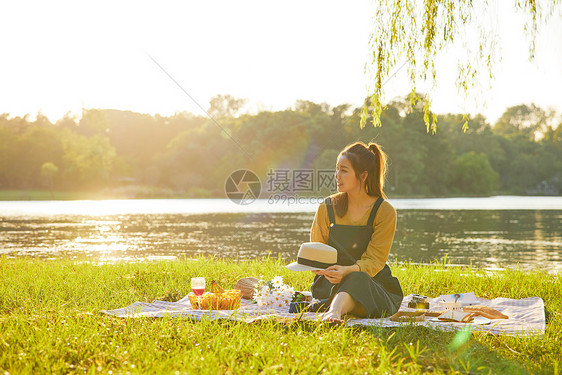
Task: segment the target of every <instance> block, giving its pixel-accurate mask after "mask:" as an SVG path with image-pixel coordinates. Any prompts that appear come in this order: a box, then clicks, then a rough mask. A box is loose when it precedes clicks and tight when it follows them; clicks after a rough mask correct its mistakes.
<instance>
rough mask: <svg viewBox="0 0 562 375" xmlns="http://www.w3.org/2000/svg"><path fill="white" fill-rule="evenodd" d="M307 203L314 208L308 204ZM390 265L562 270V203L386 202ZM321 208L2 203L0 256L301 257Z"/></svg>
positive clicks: (506, 199) (184, 202)
mask: <svg viewBox="0 0 562 375" xmlns="http://www.w3.org/2000/svg"><path fill="white" fill-rule="evenodd" d="M307 199H308V198H307ZM390 202H391V203H392V204H393V206H394V207H395V208H396V209H397V212H398V224H397V229H396V236H395V240H394V244H393V247H392V250H391V254H390V260H391V261H392V260H398V261H400V262H406V261H411V262H414V263H427V262H433V261H443V260H444V259H445V258H446V259H447V261H448V262H449V263H451V264H456V265H467V264H471V263H472V264H473V265H475V266H478V267H482V268H489V269H497V268H506V267H521V268H524V269H528V268H534V267H538V268H542V269H547V270H549V271H559V270H562V197H512V196H498V197H490V198H440V199H390ZM317 207H318V201H317V200H314V199H311V200H310V201H307V202H304V201H301V202H300V203H296V202H294V201H293V202H290V201H286V202H283V203H281V202H279V203H278V204H270V203H269V202H268V201H267V200H258V201H255V202H253V203H251V204H248V205H238V204H235V203H233V202H232V201H230V200H228V199H179V200H178V199H169V200H150V199H146V200H113V201H8V202H6V201H4V202H0V254H5V255H7V256H15V257H18V256H34V257H40V258H43V259H52V258H61V257H70V258H79V259H83V258H84V257H86V258H87V259H90V260H92V261H100V262H107V261H120V260H126V261H138V260H146V259H175V258H176V257H182V256H187V257H191V256H196V255H199V254H204V255H217V256H220V257H227V258H238V259H244V258H254V257H264V256H267V255H270V256H272V257H277V256H281V257H282V258H283V259H284V260H287V261H288V260H290V259H293V258H295V257H296V252H297V251H298V248H299V246H300V244H301V243H302V242H306V241H308V240H309V235H310V226H311V224H312V220H313V218H314V213H315V211H316V209H317Z"/></svg>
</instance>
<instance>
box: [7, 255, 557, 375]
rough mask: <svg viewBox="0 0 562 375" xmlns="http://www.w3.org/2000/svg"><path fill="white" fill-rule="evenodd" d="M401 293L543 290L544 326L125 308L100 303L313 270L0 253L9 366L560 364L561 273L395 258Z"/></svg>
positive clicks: (248, 368) (135, 369) (152, 368)
mask: <svg viewBox="0 0 562 375" xmlns="http://www.w3.org/2000/svg"><path fill="white" fill-rule="evenodd" d="M392 268H393V272H394V273H395V274H396V275H397V276H398V277H399V278H400V280H401V283H402V285H403V288H404V292H405V293H406V294H408V293H414V292H415V293H423V294H426V295H429V296H437V295H439V294H444V293H450V292H457V291H462V292H465V291H474V292H475V293H476V295H478V296H481V297H486V298H494V297H498V296H502V297H509V298H524V297H530V296H539V297H541V298H543V300H544V302H545V306H546V317H547V328H546V334H545V336H544V337H529V338H515V337H501V336H500V337H496V336H493V335H490V334H484V333H473V334H472V335H471V337H470V339H469V341H468V342H467V343H465V344H464V345H462V346H461V347H460V348H459V349H457V350H454V351H453V350H451V346H450V343H451V342H452V341H453V339H454V337H455V333H444V332H438V331H434V330H431V329H427V328H419V327H418V328H400V329H388V328H385V329H381V328H369V329H351V328H345V327H338V328H330V327H326V326H323V325H320V324H317V323H309V324H306V325H303V324H290V323H287V324H278V323H272V322H265V323H260V324H245V323H238V322H229V321H215V322H212V321H202V322H191V321H188V320H186V319H169V318H164V319H134V320H132V319H118V318H113V317H110V316H105V315H102V314H100V313H99V311H100V310H101V309H113V308H118V307H123V306H127V305H129V304H131V303H132V302H134V301H152V300H154V299H164V300H170V301H175V300H177V299H179V298H181V297H182V296H184V295H185V294H187V293H188V292H189V279H190V277H192V276H195V275H198V276H205V277H206V278H207V279H208V280H211V279H216V280H220V282H221V284H223V285H224V286H225V287H233V285H234V283H235V282H236V280H237V279H238V278H240V277H245V276H255V277H260V278H263V279H270V278H272V277H273V276H276V275H281V276H283V278H284V279H285V282H286V283H288V284H290V285H292V286H294V287H296V288H298V289H308V287H309V283H310V281H311V274H310V273H308V272H301V273H297V272H291V271H288V270H286V269H285V268H284V267H283V263H282V262H279V261H274V260H262V261H252V262H250V261H248V262H246V261H244V262H242V261H241V262H234V261H223V260H217V259H209V258H201V259H195V260H188V259H186V260H179V261H170V262H165V261H164V262H145V263H119V264H103V265H95V264H91V263H76V262H72V261H70V260H60V261H59V260H57V261H38V260H32V259H8V258H6V257H0V279H1V280H2V283H1V286H0V332H2V333H1V334H0V369H1V370H2V371H1V372H2V373H5V372H6V373H9V374H16V373H18V374H19V373H46V372H53V373H68V372H71V373H72V372H75V373H92V374H93V373H109V372H110V371H111V372H112V373H114V374H116V373H139V372H140V373H145V372H149V373H176V371H179V373H210V374H216V373H244V374H245V373H261V372H263V373H319V372H325V373H338V374H340V373H398V372H400V371H405V372H406V373H421V372H427V371H434V372H437V373H444V372H450V371H453V372H458V373H510V374H517V373H555V372H558V371H559V368H560V367H559V366H560V364H559V361H560V359H561V354H562V314H561V312H560V311H561V309H562V282H561V280H560V276H559V275H555V276H553V275H548V274H546V273H542V272H540V271H534V272H520V271H504V272H500V273H493V274H489V273H486V272H485V271H481V270H476V269H470V268H457V267H454V268H453V267H443V266H442V265H433V266H415V265H394V266H393V267H392Z"/></svg>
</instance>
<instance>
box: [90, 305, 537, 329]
mask: <svg viewBox="0 0 562 375" xmlns="http://www.w3.org/2000/svg"><path fill="white" fill-rule="evenodd" d="M411 297H412V295H408V296H405V297H404V299H403V300H402V306H401V307H400V310H406V311H407V310H412V309H409V308H408V307H407V306H408V301H410V300H411ZM476 298H477V299H478V301H479V304H481V305H484V306H490V307H491V308H493V309H496V310H498V311H500V312H502V313H503V314H505V315H507V316H508V317H509V319H493V320H491V321H490V322H489V323H487V324H474V323H453V322H438V321H434V320H426V321H420V322H407V323H404V322H393V321H391V320H390V319H388V318H383V319H349V320H346V322H345V325H347V326H372V327H403V326H409V325H423V326H427V327H430V328H433V329H439V330H446V331H450V330H460V329H463V328H466V327H469V326H470V327H471V328H472V329H473V330H483V331H488V332H491V333H494V334H498V335H512V336H531V335H539V336H542V335H544V330H545V324H546V320H545V314H544V302H543V300H542V299H541V298H539V297H530V298H523V299H509V298H494V299H492V300H488V299H485V298H479V297H476ZM437 301H438V298H433V299H430V306H431V305H436V304H437ZM288 310H289V309H288V307H285V308H273V307H259V306H258V305H257V304H255V303H252V302H251V301H248V300H244V299H243V300H242V301H241V303H240V307H239V308H238V309H236V310H211V311H209V310H195V309H193V308H192V307H191V304H190V303H189V298H188V297H187V296H185V297H184V298H182V299H180V300H179V301H177V302H166V301H154V302H152V303H146V302H135V303H133V304H132V305H130V306H127V307H123V308H120V309H115V310H102V311H101V312H102V313H104V314H108V315H113V316H115V317H119V318H140V317H154V318H160V317H184V318H188V319H192V320H201V319H211V320H216V319H230V320H237V321H242V322H247V323H252V322H256V321H258V320H262V319H270V318H289V319H291V318H292V319H295V318H299V319H301V320H320V319H321V316H320V314H319V313H302V314H300V313H299V314H291V313H289V312H288Z"/></svg>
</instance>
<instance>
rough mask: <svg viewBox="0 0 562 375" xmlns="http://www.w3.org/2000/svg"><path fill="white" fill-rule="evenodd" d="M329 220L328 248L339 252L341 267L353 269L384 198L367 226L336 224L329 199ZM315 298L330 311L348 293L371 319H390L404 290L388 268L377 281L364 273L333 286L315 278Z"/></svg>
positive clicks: (371, 231) (377, 202)
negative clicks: (337, 298) (340, 294)
mask: <svg viewBox="0 0 562 375" xmlns="http://www.w3.org/2000/svg"><path fill="white" fill-rule="evenodd" d="M324 202H325V203H326V207H327V209H328V217H329V218H330V235H329V238H328V245H330V246H332V247H334V248H336V249H337V250H338V263H337V264H339V265H341V266H351V265H354V264H355V263H356V262H357V261H358V260H359V259H361V256H362V255H363V253H364V252H365V251H366V250H367V246H368V245H369V242H370V241H371V235H372V234H373V223H374V221H375V216H376V214H377V210H378V209H379V207H380V205H381V203H382V202H383V199H382V198H379V199H377V201H376V202H375V204H374V206H373V209H372V210H371V215H370V216H369V220H368V221H367V225H341V224H336V220H335V215H334V208H333V207H332V201H331V199H330V198H326V200H325V201H324ZM311 291H312V296H313V297H314V298H316V299H319V300H320V301H321V303H323V305H324V309H326V307H328V305H329V302H330V301H331V300H332V298H334V296H335V295H336V294H337V293H338V292H347V293H349V295H351V297H352V298H353V299H354V300H355V301H356V302H358V303H360V304H361V305H363V307H364V308H365V311H367V317H368V318H380V317H383V316H390V315H392V314H394V313H395V312H396V311H398V309H399V307H400V303H401V302H402V298H403V294H402V288H401V287H400V283H399V282H398V279H397V278H395V277H393V276H392V273H391V272H390V268H389V267H388V265H387V264H385V265H384V268H383V269H382V270H381V271H380V272H379V273H377V274H376V275H375V276H374V277H372V278H371V277H370V276H369V275H368V274H367V273H365V272H352V273H350V274H348V275H347V276H345V277H344V278H343V280H342V282H341V283H339V284H332V283H330V281H328V279H326V277H324V276H319V275H316V276H315V277H314V282H313V283H312V287H311Z"/></svg>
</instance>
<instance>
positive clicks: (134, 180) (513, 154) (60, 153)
mask: <svg viewBox="0 0 562 375" xmlns="http://www.w3.org/2000/svg"><path fill="white" fill-rule="evenodd" d="M241 104H242V102H241V101H240V100H239V99H234V98H232V97H230V96H219V97H217V98H214V100H213V101H211V107H210V108H209V113H210V114H211V115H212V116H213V118H212V119H211V118H208V117H207V116H197V115H194V114H191V113H176V114H175V115H173V116H169V117H166V116H160V115H154V116H153V115H148V114H141V113H136V112H131V111H121V110H113V109H84V110H83V112H82V116H81V117H80V118H79V119H77V118H74V117H72V116H70V115H66V116H64V117H63V118H61V119H59V120H58V121H56V122H55V123H51V122H50V121H49V120H48V119H47V118H46V117H45V116H43V115H41V114H38V115H37V118H36V119H34V120H33V121H31V120H29V116H24V117H10V116H9V115H8V114H3V115H0V156H1V159H0V189H55V190H61V191H77V190H80V191H84V190H88V191H100V190H103V189H105V191H110V192H114V193H115V194H117V195H118V194H123V195H125V196H131V197H141V196H151V195H156V196H166V195H169V196H190V197H224V196H225V190H224V189H225V181H226V179H227V178H228V176H229V175H230V174H231V173H232V172H234V171H236V170H239V169H249V170H251V171H253V172H254V173H255V174H257V175H258V176H259V178H260V180H261V181H262V184H264V183H265V181H266V180H267V179H268V174H269V176H271V172H272V171H273V170H274V171H280V170H282V171H294V170H333V169H334V166H335V162H336V157H337V155H338V153H339V151H340V150H341V149H342V148H343V147H345V146H346V145H347V144H349V143H352V142H355V141H358V140H360V141H364V142H369V141H375V142H377V143H379V144H381V145H382V146H383V148H384V150H385V151H386V152H387V153H388V154H389V157H390V163H389V175H388V180H387V185H386V186H387V187H386V189H385V190H386V191H387V193H388V194H389V196H391V197H393V196H394V197H398V196H450V195H463V196H475V195H481V196H482V195H493V194H523V195H524V194H530V195H536V194H542V195H559V194H560V193H561V192H562V157H561V156H562V123H557V121H558V122H559V120H556V117H555V115H554V114H553V113H551V112H548V111H546V110H544V109H542V108H540V107H537V106H535V105H533V104H522V105H518V106H514V107H510V108H508V109H507V110H506V111H505V112H504V114H503V115H502V116H501V117H500V118H499V119H498V120H497V121H496V122H495V123H494V124H490V123H489V122H488V121H487V120H486V118H485V117H484V116H482V115H477V116H473V117H470V118H469V122H468V124H469V127H468V130H467V131H463V129H462V127H463V124H464V122H465V118H464V117H463V115H460V114H446V115H436V117H437V121H438V123H439V128H438V132H437V133H436V134H428V133H427V132H426V126H425V124H424V118H423V116H424V113H423V103H417V104H416V105H414V106H413V107H411V104H410V101H409V100H408V99H407V98H403V99H400V100H396V101H394V102H392V103H390V104H389V105H387V106H386V107H385V109H384V111H383V112H382V115H381V123H382V127H372V126H366V127H364V128H360V126H359V123H360V118H361V107H357V108H353V107H351V106H350V105H347V104H342V105H339V106H335V107H331V106H329V105H327V104H325V103H320V104H319V103H313V102H310V101H304V100H301V101H297V102H296V104H295V105H294V106H293V107H292V108H290V109H287V110H284V111H276V112H273V111H262V112H259V113H257V114H239V112H240V108H241ZM262 190H263V189H262ZM329 192H330V191H322V192H320V191H311V192H309V193H322V194H327V193H329Z"/></svg>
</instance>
